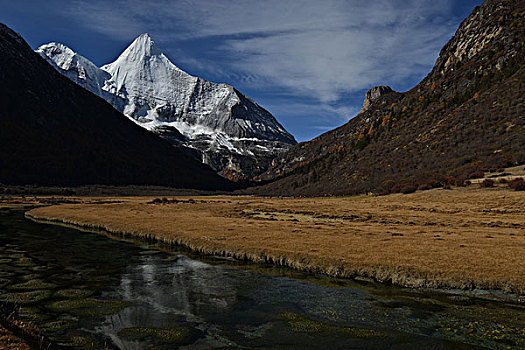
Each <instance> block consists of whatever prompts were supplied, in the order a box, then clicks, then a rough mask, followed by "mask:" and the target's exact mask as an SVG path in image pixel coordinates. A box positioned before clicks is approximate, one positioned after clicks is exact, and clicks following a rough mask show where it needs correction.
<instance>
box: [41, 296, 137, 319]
mask: <svg viewBox="0 0 525 350" xmlns="http://www.w3.org/2000/svg"><path fill="white" fill-rule="evenodd" d="M130 305H132V303H130V302H127V301H121V300H103V299H94V298H85V299H71V300H61V301H55V302H53V303H50V304H48V305H47V308H48V309H49V310H51V311H55V312H67V313H70V314H74V315H83V316H102V315H112V314H115V313H117V312H119V311H120V310H122V309H124V308H126V307H128V306H130Z"/></svg>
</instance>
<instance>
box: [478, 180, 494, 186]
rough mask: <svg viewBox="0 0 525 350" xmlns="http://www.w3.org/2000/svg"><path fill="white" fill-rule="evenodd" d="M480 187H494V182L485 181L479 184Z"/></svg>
mask: <svg viewBox="0 0 525 350" xmlns="http://www.w3.org/2000/svg"><path fill="white" fill-rule="evenodd" d="M480 186H481V187H494V180H491V179H485V180H483V182H481V183H480Z"/></svg>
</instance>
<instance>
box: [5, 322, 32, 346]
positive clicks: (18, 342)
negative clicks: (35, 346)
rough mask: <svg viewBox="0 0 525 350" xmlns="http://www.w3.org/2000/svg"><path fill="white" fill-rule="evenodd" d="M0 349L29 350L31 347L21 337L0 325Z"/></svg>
mask: <svg viewBox="0 0 525 350" xmlns="http://www.w3.org/2000/svg"><path fill="white" fill-rule="evenodd" d="M0 349H6V350H31V347H30V346H29V345H28V344H27V343H25V342H24V341H23V340H22V339H20V338H18V337H17V336H15V335H14V334H13V333H12V332H10V331H9V330H7V329H6V328H4V327H3V326H1V325H0Z"/></svg>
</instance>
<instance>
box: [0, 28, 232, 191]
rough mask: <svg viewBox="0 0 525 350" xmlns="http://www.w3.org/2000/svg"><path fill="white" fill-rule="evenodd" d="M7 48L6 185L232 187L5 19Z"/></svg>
mask: <svg viewBox="0 0 525 350" xmlns="http://www.w3.org/2000/svg"><path fill="white" fill-rule="evenodd" d="M0 53H1V54H0V182H1V183H5V184H39V185H67V186H72V185H73V186H74V185H80V184H112V185H129V184H137V185H165V186H174V187H180V188H200V189H225V188H231V183H230V182H228V181H226V180H224V179H223V178H221V177H219V176H218V175H216V174H215V173H214V172H213V171H212V170H211V169H210V168H209V167H208V166H205V165H203V164H200V163H199V162H197V161H195V160H194V159H193V158H191V157H189V156H187V155H185V154H183V153H182V152H181V151H179V150H177V149H175V148H174V147H172V146H171V145H170V144H169V143H168V142H166V141H165V140H163V139H161V138H159V137H158V136H155V135H153V134H152V133H150V132H148V131H146V130H144V129H143V128H141V127H139V126H137V125H135V124H134V123H133V122H132V121H130V120H128V119H127V118H126V117H125V116H123V115H122V114H121V113H119V112H117V111H116V110H115V109H114V108H113V107H111V106H110V105H109V104H108V103H107V102H106V101H104V100H103V99H102V98H99V97H96V96H95V95H93V94H92V93H90V92H88V91H86V90H85V89H83V88H81V87H80V86H78V85H76V84H75V83H73V82H72V81H70V80H69V79H67V78H66V77H64V76H62V75H61V74H59V73H58V72H57V71H56V70H55V69H54V68H53V67H52V66H50V65H49V64H48V63H47V62H46V61H45V60H44V59H42V58H41V57H40V56H39V55H38V54H36V53H35V52H33V50H32V49H31V48H30V47H29V45H27V43H26V42H25V41H24V40H23V39H22V38H21V37H20V36H19V35H18V34H16V33H15V32H13V31H12V30H11V29H9V28H8V27H6V26H5V25H3V24H0Z"/></svg>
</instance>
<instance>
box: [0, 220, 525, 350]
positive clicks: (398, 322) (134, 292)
mask: <svg viewBox="0 0 525 350" xmlns="http://www.w3.org/2000/svg"><path fill="white" fill-rule="evenodd" d="M0 243H1V244H0V273H1V275H0V299H2V300H21V301H22V302H24V303H25V304H24V305H25V306H24V309H23V310H24V315H26V316H25V317H28V318H29V319H31V320H32V321H34V322H36V323H37V324H38V325H40V326H41V327H42V329H43V330H44V333H45V334H46V335H47V336H49V337H51V338H52V339H54V340H55V341H57V342H59V343H61V344H64V345H65V346H67V347H77V346H87V345H86V344H94V348H103V347H104V345H105V344H106V345H108V346H110V347H115V348H119V349H147V348H151V347H152V346H156V347H160V348H167V349H171V348H175V347H182V348H183V347H184V346H187V347H188V348H191V349H199V348H202V349H209V348H214V347H238V348H254V347H271V348H290V349H295V348H304V349H308V348H310V349H316V348H330V349H352V348H355V349H383V348H396V347H397V348H435V349H452V348H456V347H457V346H459V345H461V347H462V348H463V349H467V348H470V347H471V346H473V348H475V346H485V347H489V348H506V347H507V346H510V347H511V348H520V347H522V348H523V347H525V342H524V341H523V339H524V338H525V326H524V325H525V310H524V308H523V306H520V305H515V304H514V305H507V304H503V303H495V302H487V301H480V300H475V299H470V298H467V297H457V296H456V297H451V296H442V295H441V296H440V295H435V294H425V293H423V292H417V291H407V290H405V289H399V288H394V287H388V286H378V285H374V284H357V283H355V282H348V281H344V280H334V279H329V278H324V277H318V276H317V277H316V276H312V275H308V274H300V273H297V274H295V273H291V272H290V270H283V271H285V272H286V274H291V275H293V278H289V277H279V276H278V275H277V276H276V275H275V274H268V273H261V272H257V271H254V270H250V269H240V268H234V267H232V266H231V265H230V266H223V265H218V260H214V261H210V260H209V261H210V262H212V263H211V264H208V263H204V262H201V261H197V260H194V259H190V258H188V257H187V256H185V255H181V254H180V252H177V251H174V252H171V253H167V252H161V251H159V250H156V249H154V247H149V246H146V245H144V243H143V242H142V243H140V242H135V243H130V242H122V241H117V240H114V239H109V238H107V237H103V236H101V235H96V234H93V233H86V232H81V231H77V230H73V229H68V228H64V227H56V226H52V225H43V224H36V223H33V222H30V221H27V220H25V219H24V218H23V214H22V213H21V212H7V213H4V214H0ZM141 245H142V246H141ZM272 271H273V270H272ZM28 280H29V281H33V282H32V283H33V284H31V285H30V286H29V287H24V288H27V289H24V290H17V289H16V288H19V287H17V286H20V285H21V284H22V283H25V282H27V281H28ZM307 280H314V281H315V283H311V282H307ZM22 285H23V284H22ZM23 286H25V285H23ZM42 289H46V290H45V291H44V292H42ZM28 291H29V292H31V293H33V291H36V293H33V294H28V293H27V292H28ZM85 295H89V297H85ZM30 297H33V298H34V300H25V299H23V298H26V299H27V298H30ZM37 297H38V298H37ZM17 298H18V299H17ZM124 302H125V303H124ZM119 303H120V304H119ZM57 321H58V322H59V323H57ZM468 344H470V345H468ZM88 348H89V346H88Z"/></svg>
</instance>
